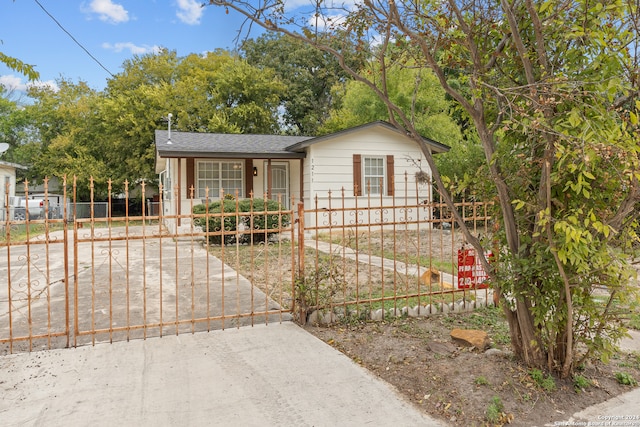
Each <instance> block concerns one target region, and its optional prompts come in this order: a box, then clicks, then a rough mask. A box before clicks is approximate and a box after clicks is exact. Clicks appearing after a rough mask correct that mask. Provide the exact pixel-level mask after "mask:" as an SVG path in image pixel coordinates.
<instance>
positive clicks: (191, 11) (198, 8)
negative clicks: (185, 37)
mask: <svg viewBox="0 0 640 427" xmlns="http://www.w3.org/2000/svg"><path fill="white" fill-rule="evenodd" d="M203 13H204V8H203V7H202V2H200V1H196V0H178V11H177V12H176V16H177V17H178V19H180V21H182V22H184V23H185V24H188V25H197V24H199V23H200V18H202V14H203Z"/></svg>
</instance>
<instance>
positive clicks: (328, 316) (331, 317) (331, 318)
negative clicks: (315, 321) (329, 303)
mask: <svg viewBox="0 0 640 427" xmlns="http://www.w3.org/2000/svg"><path fill="white" fill-rule="evenodd" d="M337 321H338V316H337V315H336V314H335V313H334V312H333V311H329V312H327V313H325V315H324V316H323V317H322V322H321V323H322V324H323V325H331V324H332V323H335V322H337Z"/></svg>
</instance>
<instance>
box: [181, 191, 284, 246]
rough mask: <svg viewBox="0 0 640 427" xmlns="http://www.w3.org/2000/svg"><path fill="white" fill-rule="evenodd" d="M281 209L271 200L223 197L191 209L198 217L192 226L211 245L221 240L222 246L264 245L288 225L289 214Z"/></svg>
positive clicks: (217, 243)
mask: <svg viewBox="0 0 640 427" xmlns="http://www.w3.org/2000/svg"><path fill="white" fill-rule="evenodd" d="M281 210H282V206H281V205H280V204H279V203H278V202H276V201H275V200H267V201H265V200H264V199H244V200H240V201H236V200H234V199H227V198H225V199H223V200H222V201H215V202H212V203H210V204H209V205H208V206H207V205H205V204H201V205H196V206H194V207H193V213H194V214H196V215H198V218H196V219H195V220H194V224H195V225H196V226H199V227H202V228H203V230H204V231H205V232H207V233H210V234H209V242H210V243H211V244H215V245H219V244H221V243H222V242H223V240H224V243H225V244H231V243H236V242H237V243H241V244H242V243H252V244H253V243H259V242H266V241H267V240H268V239H269V237H271V236H274V235H277V234H278V233H279V232H280V229H281V228H284V227H287V226H289V224H290V223H291V218H290V215H288V214H283V213H282V212H281ZM270 230H273V231H270Z"/></svg>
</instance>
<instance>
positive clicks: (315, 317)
mask: <svg viewBox="0 0 640 427" xmlns="http://www.w3.org/2000/svg"><path fill="white" fill-rule="evenodd" d="M320 314H321V313H320V312H319V311H318V310H313V311H312V312H311V314H310V315H309V317H307V323H308V324H310V325H317V324H318V323H320Z"/></svg>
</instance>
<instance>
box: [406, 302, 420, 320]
mask: <svg viewBox="0 0 640 427" xmlns="http://www.w3.org/2000/svg"><path fill="white" fill-rule="evenodd" d="M421 309H422V307H420V306H419V305H416V306H415V307H409V310H408V313H407V314H408V315H409V317H418V316H420V310H421Z"/></svg>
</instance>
